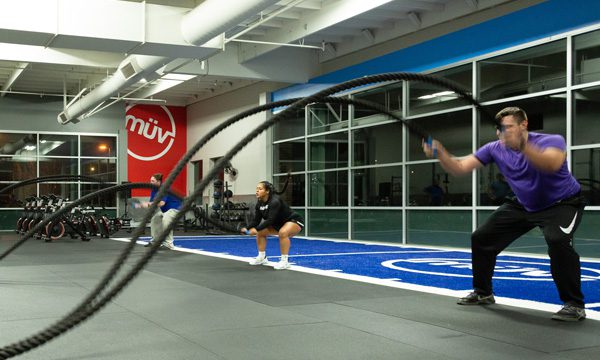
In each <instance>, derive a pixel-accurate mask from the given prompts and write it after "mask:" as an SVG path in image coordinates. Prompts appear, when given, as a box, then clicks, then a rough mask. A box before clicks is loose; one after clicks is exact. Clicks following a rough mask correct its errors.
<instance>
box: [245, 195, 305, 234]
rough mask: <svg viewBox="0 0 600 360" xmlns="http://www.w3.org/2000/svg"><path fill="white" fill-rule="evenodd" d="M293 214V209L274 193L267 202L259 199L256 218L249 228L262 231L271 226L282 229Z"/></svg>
mask: <svg viewBox="0 0 600 360" xmlns="http://www.w3.org/2000/svg"><path fill="white" fill-rule="evenodd" d="M293 214H294V212H293V211H292V209H290V207H289V206H288V205H287V204H286V203H285V202H284V201H283V200H281V199H280V198H279V196H278V195H275V194H272V195H271V196H269V199H268V200H267V201H266V202H263V201H260V200H258V201H257V203H256V207H255V214H254V219H253V220H252V223H250V224H249V225H248V229H251V228H255V229H256V230H257V231H260V230H262V229H266V228H268V227H269V226H272V227H273V228H275V229H280V228H281V227H282V226H283V225H284V224H285V223H286V222H288V220H290V219H291V218H292V215H293ZM263 219H264V221H263V222H262V223H261V220H263Z"/></svg>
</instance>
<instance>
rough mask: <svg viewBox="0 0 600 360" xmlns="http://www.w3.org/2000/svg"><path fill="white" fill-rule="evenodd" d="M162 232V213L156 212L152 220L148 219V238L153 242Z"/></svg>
mask: <svg viewBox="0 0 600 360" xmlns="http://www.w3.org/2000/svg"><path fill="white" fill-rule="evenodd" d="M162 231H163V213H162V212H161V211H160V210H157V211H156V213H155V214H154V216H152V219H150V236H151V237H152V240H151V241H154V239H156V238H157V237H158V235H160V233H162Z"/></svg>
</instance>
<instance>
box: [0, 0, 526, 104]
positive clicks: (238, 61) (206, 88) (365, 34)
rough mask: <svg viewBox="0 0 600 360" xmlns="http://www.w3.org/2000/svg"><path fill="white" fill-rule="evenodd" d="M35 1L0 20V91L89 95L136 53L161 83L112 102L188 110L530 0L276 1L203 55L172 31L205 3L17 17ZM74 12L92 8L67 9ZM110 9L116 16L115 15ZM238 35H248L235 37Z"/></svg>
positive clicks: (132, 89) (97, 0) (102, 3)
mask: <svg viewBox="0 0 600 360" xmlns="http://www.w3.org/2000/svg"><path fill="white" fill-rule="evenodd" d="M40 1H42V0H19V1H16V0H13V1H10V3H15V4H14V5H13V7H14V9H12V11H3V12H2V13H3V14H4V15H2V14H0V90H1V91H2V93H0V95H2V96H15V94H31V95H32V96H60V97H62V96H63V94H67V95H68V98H67V99H68V100H70V99H71V98H72V97H73V96H75V95H76V94H78V93H80V92H81V91H82V90H83V89H85V90H83V93H82V95H84V96H85V95H86V94H87V93H89V92H90V91H92V90H93V89H94V88H96V87H97V86H98V85H99V84H101V83H102V82H104V81H105V80H106V79H107V78H108V77H110V76H111V74H113V73H114V72H115V71H116V69H117V67H118V65H119V64H120V63H121V62H122V61H123V60H124V59H125V58H126V57H127V56H128V55H131V54H142V55H157V56H168V57H169V58H172V59H173V61H172V62H171V63H169V64H168V65H167V66H166V67H165V68H164V69H161V70H162V71H161V75H158V76H159V77H158V78H156V79H150V81H149V82H145V81H142V82H138V83H136V84H134V85H132V86H129V87H128V88H126V89H124V90H122V92H120V93H118V94H113V97H114V98H118V97H127V98H130V99H131V98H135V99H139V98H152V99H160V100H165V101H166V103H167V104H169V105H189V104H192V103H194V102H197V101H200V100H203V99H207V98H209V97H212V96H215V95H218V94H222V93H225V92H228V91H232V90H234V89H236V88H240V87H244V86H248V85H250V84H253V83H256V82H260V81H276V82H283V83H299V82H305V81H307V80H308V79H310V78H311V77H314V76H317V75H320V73H321V72H322V66H323V64H326V63H327V62H329V63H331V61H335V60H336V59H338V60H339V59H340V58H344V57H345V58H351V57H352V54H353V53H356V52H357V51H359V50H361V51H362V52H363V53H364V51H367V52H368V51H370V50H369V49H370V48H371V49H373V48H375V47H377V46H379V47H381V46H383V45H382V44H386V43H389V42H390V40H393V39H397V38H399V37H401V36H404V35H407V34H414V33H417V32H420V31H423V30H425V29H429V28H431V27H433V26H436V25H440V24H444V23H448V22H450V21H456V20H457V19H459V18H464V17H465V16H469V15H473V14H474V13H484V12H486V11H488V12H490V11H492V10H493V9H494V8H497V7H498V6H513V5H514V4H515V3H519V2H520V3H523V6H526V5H531V3H532V2H535V1H515V0H512V1H511V0H369V1H364V0H322V1H318V0H282V1H279V2H277V3H276V4H275V5H273V6H270V7H269V8H267V9H265V10H263V11H262V12H261V13H259V14H256V15H254V16H251V17H250V18H248V19H246V20H245V21H243V22H242V23H240V24H237V26H234V27H233V28H232V29H230V30H228V31H226V32H225V34H223V36H221V37H218V38H219V39H216V40H221V41H222V40H223V38H224V39H225V40H224V42H225V44H224V50H223V44H222V43H221V44H220V46H217V47H216V48H215V47H214V46H212V47H211V49H209V50H207V51H205V52H201V51H199V50H198V47H194V46H193V45H190V44H183V43H181V41H178V40H176V39H175V37H174V36H173V35H172V34H173V33H175V32H179V26H176V25H178V23H177V22H176V21H175V20H173V19H179V18H180V17H181V14H185V13H186V12H188V11H189V10H190V9H193V8H195V7H197V6H202V3H203V1H202V0H178V1H173V0H154V1H150V0H147V1H141V0H127V1H125V0H122V1H117V0H93V1H90V0H86V1H85V2H80V1H77V3H75V2H74V1H73V0H52V1H48V0H43V1H44V6H50V5H48V4H53V3H54V4H55V5H54V6H56V8H57V9H58V10H55V9H53V8H48V9H47V10H46V11H44V9H43V8H42V9H40V11H39V12H38V13H37V17H39V19H40V20H38V21H36V20H35V17H33V18H31V16H30V15H28V14H21V13H22V12H23V10H25V9H27V5H26V4H27V3H31V4H30V5H29V6H38V5H36V4H37V3H39V2H40ZM7 3H8V1H7ZM80 4H86V5H80ZM90 4H92V5H94V6H98V7H97V8H96V7H94V6H90ZM2 6H3V8H5V7H6V4H5V3H3V5H2ZM61 6H62V7H61ZM77 6H88V8H81V9H73V8H74V7H77ZM65 7H70V9H69V11H73V12H76V11H87V12H88V13H92V14H88V15H87V16H86V17H85V19H68V20H64V18H65V17H66V15H63V14H64V11H66V10H64V8H65ZM9 8H10V5H9ZM113 9H114V10H115V11H118V14H112V13H111V11H112V10H113ZM124 9H125V10H124ZM128 9H130V10H128ZM54 12H56V14H54ZM8 14H10V15H8ZM140 14H141V15H140ZM92 15H96V17H94V16H92ZM26 16H27V17H26ZM61 16H62V17H61ZM215 16H219V14H215ZM20 17H23V19H31V20H30V23H29V24H23V23H22V22H21V21H19V20H20ZM55 18H56V19H58V18H60V21H59V20H56V19H55ZM45 21H49V22H50V23H53V24H60V26H57V25H53V26H55V27H58V28H59V29H58V30H52V29H50V30H48V29H45V28H44V22H45ZM117 21H118V23H117ZM25 22H26V21H25ZM136 22H139V23H141V24H143V27H141V28H142V29H145V31H143V30H142V31H139V32H140V33H141V34H137V35H136V34H134V35H132V36H129V34H126V33H127V31H130V29H129V28H125V26H126V25H127V24H130V23H136ZM114 23H117V24H122V25H123V26H124V27H123V30H122V32H120V31H121V30H120V29H121V28H120V27H119V26H113V25H111V24H114ZM104 25H106V26H104ZM94 26H96V27H97V28H94ZM135 30H136V31H137V30H138V29H137V28H136V29H135ZM242 31H245V33H243V34H241V35H240V32H242ZM177 36H179V37H181V35H177ZM240 40H242V41H261V42H269V43H275V44H276V45H265V44H262V43H261V44H258V43H252V42H240ZM217 43H219V41H217ZM286 44H287V46H285V45H286ZM302 46H308V47H302ZM0 106H1V103H0Z"/></svg>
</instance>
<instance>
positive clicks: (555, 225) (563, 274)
mask: <svg viewBox="0 0 600 360" xmlns="http://www.w3.org/2000/svg"><path fill="white" fill-rule="evenodd" d="M582 215H583V206H580V207H577V206H573V205H569V204H565V205H563V204H559V205H556V206H553V207H551V208H550V209H547V210H545V211H543V212H542V213H541V214H540V216H543V224H542V225H540V227H541V228H542V231H543V233H544V238H545V239H546V243H547V244H548V255H549V256H550V271H551V273H552V278H553V279H554V283H555V284H556V288H557V289H558V294H559V296H560V299H561V300H562V301H563V303H565V304H570V305H573V306H576V307H579V308H583V307H584V301H583V293H582V292H581V264H580V261H579V254H577V252H576V251H575V249H574V248H573V234H574V233H575V230H577V227H578V226H579V223H580V222H581V217H582Z"/></svg>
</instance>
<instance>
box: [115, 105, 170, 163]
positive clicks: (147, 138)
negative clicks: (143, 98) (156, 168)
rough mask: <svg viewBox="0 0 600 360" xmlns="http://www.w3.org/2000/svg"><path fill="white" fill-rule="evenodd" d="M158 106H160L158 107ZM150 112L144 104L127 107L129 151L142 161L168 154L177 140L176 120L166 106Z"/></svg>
mask: <svg viewBox="0 0 600 360" xmlns="http://www.w3.org/2000/svg"><path fill="white" fill-rule="evenodd" d="M157 108H158V107H157ZM160 108H161V109H162V112H163V113H164V114H163V113H161V112H160V111H154V112H152V114H149V113H148V112H147V111H144V108H143V107H142V106H138V107H137V108H136V105H130V106H128V107H127V109H126V112H127V115H126V117H125V128H126V129H127V131H128V137H129V141H128V148H127V153H128V154H129V155H131V156H133V157H134V158H136V159H138V160H142V161H152V160H156V159H159V158H161V157H162V156H163V155H164V154H166V153H167V152H168V151H169V149H170V148H171V146H173V143H174V142H175V135H176V131H175V120H174V119H173V114H171V112H170V111H169V109H168V108H167V107H166V106H163V105H161V106H160Z"/></svg>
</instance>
